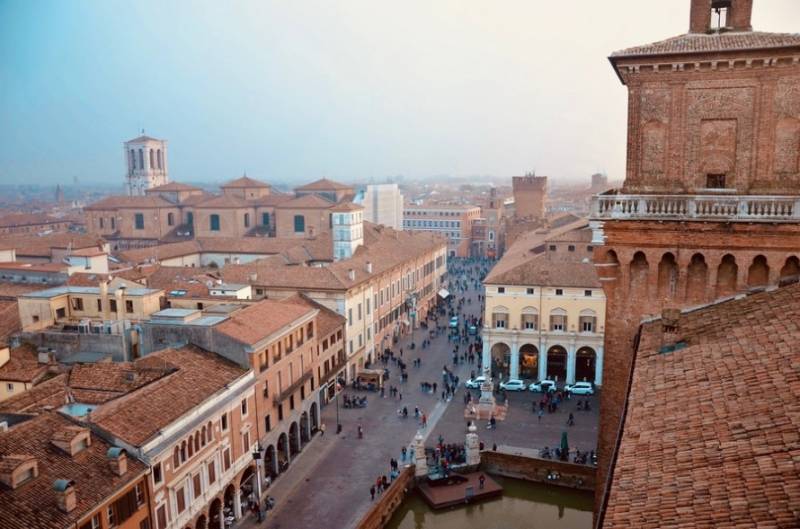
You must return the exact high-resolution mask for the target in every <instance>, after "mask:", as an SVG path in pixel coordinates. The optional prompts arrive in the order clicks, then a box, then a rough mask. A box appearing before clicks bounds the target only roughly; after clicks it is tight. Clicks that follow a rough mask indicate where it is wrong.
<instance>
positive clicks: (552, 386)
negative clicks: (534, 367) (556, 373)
mask: <svg viewBox="0 0 800 529" xmlns="http://www.w3.org/2000/svg"><path fill="white" fill-rule="evenodd" d="M528 389H529V390H531V391H538V392H539V393H550V392H552V391H555V390H556V383H555V382H554V381H552V380H540V381H539V382H534V383H533V384H531V385H530V386H528Z"/></svg>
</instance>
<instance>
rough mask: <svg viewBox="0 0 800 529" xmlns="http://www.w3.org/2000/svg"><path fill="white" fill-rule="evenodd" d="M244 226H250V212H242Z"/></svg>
mask: <svg viewBox="0 0 800 529" xmlns="http://www.w3.org/2000/svg"><path fill="white" fill-rule="evenodd" d="M244 227H245V228H249V227H250V214H249V213H245V214H244Z"/></svg>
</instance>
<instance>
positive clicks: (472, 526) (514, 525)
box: [386, 476, 593, 529]
mask: <svg viewBox="0 0 800 529" xmlns="http://www.w3.org/2000/svg"><path fill="white" fill-rule="evenodd" d="M492 478H493V479H495V480H496V481H497V482H498V483H500V484H501V485H502V486H503V496H502V497H500V498H496V499H492V500H488V501H484V502H481V503H476V504H473V505H467V506H464V507H454V508H452V509H444V510H437V511H434V510H432V509H431V508H430V507H428V505H427V504H426V503H425V501H424V500H423V499H422V498H421V497H420V496H419V495H418V494H411V495H409V497H408V498H407V499H406V501H405V502H404V503H403V505H401V506H400V508H399V509H397V511H396V512H395V514H394V516H393V517H392V519H391V520H390V521H389V524H388V525H387V526H386V529H551V528H556V529H557V528H562V527H563V528H570V529H590V528H591V527H592V505H593V494H592V493H591V492H584V491H579V490H573V489H567V488H562V487H555V486H552V485H549V486H548V485H540V484H538V483H531V482H528V481H522V480H517V479H510V478H503V477H499V476H492Z"/></svg>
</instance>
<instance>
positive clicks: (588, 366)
mask: <svg viewBox="0 0 800 529" xmlns="http://www.w3.org/2000/svg"><path fill="white" fill-rule="evenodd" d="M596 371H597V353H596V352H595V350H594V349H592V348H591V347H581V348H580V349H578V352H577V353H575V380H576V381H577V382H594V379H595V373H596Z"/></svg>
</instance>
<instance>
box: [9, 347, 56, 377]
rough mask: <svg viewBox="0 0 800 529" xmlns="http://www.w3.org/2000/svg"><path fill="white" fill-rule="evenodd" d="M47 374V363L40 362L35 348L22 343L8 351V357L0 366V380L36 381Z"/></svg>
mask: <svg viewBox="0 0 800 529" xmlns="http://www.w3.org/2000/svg"><path fill="white" fill-rule="evenodd" d="M46 374H47V364H40V363H39V357H38V354H37V353H36V348H35V347H33V346H32V345H28V344H23V345H21V346H19V347H14V348H12V349H11V350H10V351H9V359H8V362H6V363H5V364H4V365H2V366H0V380H11V381H15V382H27V383H36V382H38V381H39V380H41V379H42V378H43V377H44V376H45V375H46Z"/></svg>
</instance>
